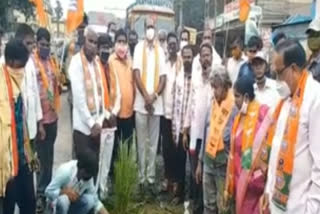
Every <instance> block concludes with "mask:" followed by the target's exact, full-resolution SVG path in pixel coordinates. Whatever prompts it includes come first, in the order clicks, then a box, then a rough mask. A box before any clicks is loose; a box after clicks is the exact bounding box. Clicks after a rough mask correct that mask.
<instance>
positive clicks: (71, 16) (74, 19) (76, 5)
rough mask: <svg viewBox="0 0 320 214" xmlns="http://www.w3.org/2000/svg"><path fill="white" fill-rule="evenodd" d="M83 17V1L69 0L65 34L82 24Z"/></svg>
mask: <svg viewBox="0 0 320 214" xmlns="http://www.w3.org/2000/svg"><path fill="white" fill-rule="evenodd" d="M83 15H84V9H83V0H70V4H69V8H68V15H67V20H66V31H67V33H71V32H73V31H74V30H75V29H77V27H78V26H79V25H80V24H81V23H82V20H83Z"/></svg>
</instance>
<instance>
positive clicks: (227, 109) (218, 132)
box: [206, 89, 234, 159]
mask: <svg viewBox="0 0 320 214" xmlns="http://www.w3.org/2000/svg"><path fill="white" fill-rule="evenodd" d="M233 106H234V97H233V93H232V90H231V89H229V91H228V94H227V97H226V99H225V100H223V101H222V102H221V104H220V105H219V104H218V102H217V101H216V100H215V99H214V100H213V105H212V109H211V118H210V128H209V135H208V142H207V145H206V154H207V155H208V156H209V157H210V158H213V159H214V158H215V157H216V155H217V153H218V152H221V151H223V149H224V142H223V132H224V128H225V126H226V124H227V122H228V120H229V117H230V115H231V112H232V108H233Z"/></svg>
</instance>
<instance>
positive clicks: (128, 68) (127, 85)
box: [109, 53, 135, 119]
mask: <svg viewBox="0 0 320 214" xmlns="http://www.w3.org/2000/svg"><path fill="white" fill-rule="evenodd" d="M109 69H110V71H111V72H115V73H116V74H117V75H118V80H119V85H120V93H121V107H120V112H119V114H118V117H120V118H121V119H127V118H129V117H131V116H132V115H133V104H134V98H135V88H134V87H135V86H134V78H133V72H132V61H131V59H130V58H128V59H126V60H121V59H119V58H118V56H117V55H116V54H115V53H113V54H112V55H111V56H110V58H109Z"/></svg>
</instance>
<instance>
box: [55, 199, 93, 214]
mask: <svg viewBox="0 0 320 214" xmlns="http://www.w3.org/2000/svg"><path fill="white" fill-rule="evenodd" d="M95 203H96V201H95V199H94V196H93V195H91V194H83V195H82V196H80V198H79V199H78V200H77V201H76V202H74V203H71V202H70V200H69V198H68V196H66V195H61V196H59V198H58V199H57V204H56V214H89V213H91V212H92V210H93V209H94V207H95Z"/></svg>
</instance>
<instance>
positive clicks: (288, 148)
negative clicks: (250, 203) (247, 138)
mask: <svg viewBox="0 0 320 214" xmlns="http://www.w3.org/2000/svg"><path fill="white" fill-rule="evenodd" d="M305 64H306V54H305V51H304V49H303V47H302V46H301V45H300V44H299V43H298V42H296V41H291V40H287V41H284V42H282V43H280V44H278V45H277V46H276V48H275V52H274V56H273V66H274V68H275V71H276V75H277V84H278V90H279V93H280V95H281V96H282V97H283V98H284V99H283V100H282V101H281V102H280V103H279V104H278V106H277V107H276V109H275V113H274V115H273V119H274V123H272V124H271V127H270V128H269V131H268V134H267V138H266V139H265V145H266V146H265V148H264V149H263V151H262V154H263V155H262V156H261V159H262V160H263V161H264V163H265V164H268V166H269V169H268V174H267V178H268V179H267V184H266V188H265V192H266V196H265V197H264V199H265V200H264V201H263V202H268V203H269V209H270V211H271V213H281V214H282V213H290V214H298V213H299V214H300V213H308V214H313V213H318V212H319V210H320V190H319V186H320V182H319V181H320V179H319V177H320V171H319V168H320V161H319V152H320V147H319V138H320V135H319V127H320V114H319V112H320V95H319V93H318V92H319V90H320V85H319V83H318V82H317V81H316V80H314V79H313V78H312V75H310V74H309V73H308V71H307V70H306V69H304V66H305ZM268 147H269V148H268ZM270 147H271V150H270ZM268 151H270V154H269V156H268ZM268 157H269V159H268ZM268 203H262V204H263V205H264V206H263V207H262V208H266V207H267V206H266V205H267V204H268Z"/></svg>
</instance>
